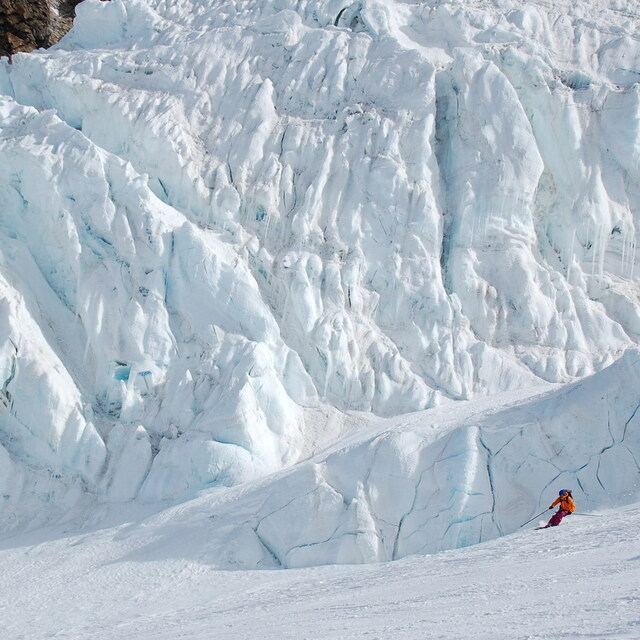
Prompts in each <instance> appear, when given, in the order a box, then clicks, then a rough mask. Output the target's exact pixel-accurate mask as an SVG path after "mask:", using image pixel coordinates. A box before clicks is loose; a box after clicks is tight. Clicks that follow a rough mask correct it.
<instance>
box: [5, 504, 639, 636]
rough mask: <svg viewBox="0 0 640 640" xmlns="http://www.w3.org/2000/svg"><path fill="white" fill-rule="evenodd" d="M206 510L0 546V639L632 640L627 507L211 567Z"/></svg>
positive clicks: (634, 547)
mask: <svg viewBox="0 0 640 640" xmlns="http://www.w3.org/2000/svg"><path fill="white" fill-rule="evenodd" d="M191 515H192V517H193V516H194V515H195V514H194V512H192V514H191ZM207 516H208V513H207V509H206V503H202V504H201V505H200V508H199V513H198V518H199V519H200V525H201V532H200V533H201V537H199V538H198V537H194V536H191V535H189V531H188V530H186V531H185V530H182V533H183V534H184V535H183V536H182V537H181V539H179V537H178V536H176V538H175V539H174V540H172V541H163V540H158V541H157V544H155V545H151V544H147V545H145V544H143V542H144V540H145V538H146V539H150V538H151V537H152V535H153V533H158V532H159V531H160V530H161V529H163V528H164V529H166V528H168V527H171V526H173V527H175V529H176V533H178V532H179V531H180V526H181V525H182V524H183V523H184V517H183V515H182V514H179V513H174V514H173V515H172V516H171V517H170V518H167V519H165V520H163V521H159V520H155V521H148V522H143V523H139V524H130V525H127V524H122V525H120V526H118V527H113V528H107V529H102V530H99V531H91V532H89V533H86V534H84V535H69V534H66V535H65V534H63V533H62V532H61V531H53V530H51V531H47V532H46V534H47V535H48V536H49V539H45V540H43V539H42V538H39V537H38V536H34V535H33V534H31V535H27V536H26V537H25V536H22V537H21V538H20V539H19V540H11V541H5V542H3V543H2V545H1V553H2V566H3V579H2V580H1V581H0V616H1V617H2V623H3V624H2V627H3V631H2V637H3V639H4V640H23V639H25V638H29V639H30V640H36V639H40V638H60V639H67V640H78V639H80V638H91V640H130V639H131V638H136V639H137V640H151V639H152V640H176V639H177V638H180V639H183V640H210V638H220V639H221V640H227V639H228V640H240V639H246V638H264V639H265V640H270V639H273V640H286V639H291V640H303V639H306V640H333V639H335V638H340V640H363V639H364V638H376V639H377V640H416V638H433V639H436V638H437V639H441V640H445V639H448V640H462V639H465V640H466V639H486V640H548V639H550V638H552V639H553V640H564V639H566V640H569V639H576V640H586V639H594V640H602V639H603V638H615V639H617V640H622V639H625V640H635V639H636V638H638V633H639V631H640V617H639V615H638V609H639V607H638V604H639V602H640V555H639V554H638V544H637V535H635V532H637V531H638V528H639V527H640V505H638V504H635V505H632V506H628V507H626V508H625V509H617V510H607V511H602V512H598V513H592V514H590V516H577V515H574V516H570V517H568V518H567V519H565V521H564V522H563V523H562V524H561V525H560V526H559V527H556V528H554V529H546V530H543V531H534V530H532V529H531V528H532V527H533V524H532V525H529V526H530V527H531V528H527V529H525V528H523V529H521V530H520V531H519V532H518V533H516V534H513V535H510V536H506V537H504V538H500V539H499V540H494V541H491V542H486V543H483V544H481V545H475V546H473V547H467V548H465V549H456V550H453V551H447V552H442V553H439V554H436V555H425V556H412V557H410V558H405V559H404V560H399V561H396V562H391V563H385V564H375V565H360V566H338V565H333V566H325V567H312V568H306V569H292V570H290V571H277V570H269V571H221V570H220V569H219V568H217V567H216V566H215V564H212V563H211V562H210V558H211V556H210V555H209V554H210V553H211V552H212V551H213V546H212V545H211V546H208V547H207V546H206V542H207V537H206V523H207V521H208V519H207ZM209 522H210V521H209ZM196 545H198V546H199V550H198V551H196V549H195V546H196ZM187 549H190V550H191V553H186V552H185V551H186V550H187Z"/></svg>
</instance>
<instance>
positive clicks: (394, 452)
mask: <svg viewBox="0 0 640 640" xmlns="http://www.w3.org/2000/svg"><path fill="white" fill-rule="evenodd" d="M77 11H78V17H77V19H76V22H75V26H74V28H73V30H72V31H71V32H70V33H69V34H68V36H67V37H65V38H64V39H63V40H62V41H61V42H60V43H59V44H58V45H57V46H55V47H54V48H53V49H51V50H49V51H38V52H35V53H32V54H16V55H15V56H13V58H12V60H11V61H9V60H7V59H3V60H1V61H0V327H2V331H1V332H0V385H2V386H1V389H0V401H1V402H0V409H1V410H2V411H0V496H1V497H0V531H1V532H2V533H3V535H4V536H5V539H6V540H15V538H12V536H15V535H23V534H24V532H25V531H28V530H32V531H36V530H38V529H40V528H43V527H45V529H44V531H49V529H46V527H54V530H55V531H58V530H59V529H55V527H63V528H67V529H68V530H69V531H71V530H78V529H83V528H85V529H88V530H89V529H90V530H93V531H95V530H96V528H98V527H106V526H107V523H108V522H109V520H110V518H112V517H113V514H114V513H117V512H118V511H122V512H123V513H129V514H132V518H134V516H135V518H138V519H140V518H142V517H143V514H151V513H154V512H155V513H157V515H156V516H151V515H150V516H149V517H150V518H151V520H149V521H148V523H147V524H140V525H132V526H134V528H135V527H138V526H139V527H140V528H141V533H139V532H138V533H136V540H139V541H140V540H143V539H145V536H146V535H147V534H148V535H149V536H151V537H152V538H154V539H156V538H157V540H156V541H155V542H154V540H152V539H149V540H148V544H149V545H150V547H151V548H156V549H157V552H158V554H162V553H169V554H172V553H173V551H172V550H175V549H181V545H189V544H192V545H193V549H190V550H188V551H187V552H183V551H180V557H181V558H182V557H188V556H189V554H190V553H197V554H202V556H198V558H199V561H202V562H204V563H205V564H204V565H202V566H204V567H205V568H203V569H201V571H202V575H203V576H204V575H209V573H208V572H209V569H208V568H206V566H207V565H208V564H211V565H212V566H213V567H215V568H216V570H217V569H220V568H226V569H230V568H242V569H256V568H262V569H265V568H280V567H282V568H301V567H310V566H312V565H322V564H327V563H371V562H380V561H385V560H398V559H400V558H404V557H406V556H412V555H414V554H432V553H436V552H439V551H443V550H450V549H456V548H459V547H467V546H469V545H473V544H475V543H480V542H486V541H488V540H492V539H494V538H497V537H500V536H505V535H507V534H511V533H513V532H514V531H516V530H517V529H518V527H519V525H520V524H521V522H522V521H523V520H525V519H527V518H529V517H531V516H533V515H534V514H535V513H536V512H537V511H540V510H541V509H543V508H545V507H546V506H548V504H547V503H548V502H549V500H550V497H551V496H553V493H554V491H557V489H558V488H561V486H570V487H572V488H574V489H575V490H576V491H577V493H578V495H579V499H580V503H581V504H582V505H583V508H584V509H588V510H592V509H612V508H619V507H620V506H621V505H624V504H631V503H633V502H637V500H638V499H639V495H640V484H639V471H640V466H639V461H640V426H639V425H638V421H639V420H640V416H638V407H640V397H639V394H638V388H639V382H640V381H639V379H638V378H639V375H640V369H639V367H638V362H639V360H640V352H639V351H638V350H637V346H638V345H639V344H640V287H639V284H638V268H637V259H636V242H637V234H638V232H637V229H636V227H637V225H636V222H637V221H638V216H639V215H640V184H639V182H638V172H637V167H638V161H639V159H640V126H639V125H638V114H639V110H640V90H639V87H640V85H639V84H638V79H639V78H640V46H639V44H638V43H639V40H638V35H637V33H638V24H639V22H640V4H639V3H638V2H635V1H631V0H629V1H625V0H617V1H616V2H612V3H606V2H589V3H574V2H569V1H568V0H567V1H564V0H560V1H558V2H554V3H548V2H542V1H539V2H527V3H524V2H516V1H515V0H496V1H495V2H488V1H485V0H472V1H469V2H465V3H458V2H440V1H437V2H436V1H435V0H433V1H425V2H410V1H408V0H407V1H405V2H400V1H397V0H385V1H382V0H362V1H359V2H355V3H352V2H350V1H349V0H330V1H328V2H314V1H312V0H295V1H294V0H261V1H257V0H248V1H242V2H240V1H238V2H234V1H229V0H225V1H222V0H177V1H176V0H170V1H169V0H112V1H110V2H100V1H99V0H85V2H83V3H82V4H80V5H79V6H78V10H77ZM194 500H195V501H194ZM205 507H206V511H207V513H208V515H207V516H206V518H205V517H204V516H202V518H200V517H199V516H198V514H200V513H202V512H203V510H205ZM154 517H155V518H156V519H154ZM163 523H164V524H163ZM174 525H175V526H174ZM572 526H573V524H572ZM586 526H587V525H584V527H586ZM103 530H104V531H107V532H108V531H111V530H110V529H108V528H107V529H103ZM119 531H120V533H118V534H117V535H116V537H119V536H120V537H122V536H124V537H126V535H127V533H126V531H127V530H126V528H124V529H122V530H119ZM589 531H590V530H589ZM34 535H36V534H34ZM43 535H44V534H43ZM52 535H53V534H52ZM56 535H58V534H56ZM87 535H94V534H87ZM104 535H107V536H108V535H110V534H109V533H106V534H104ZM114 535H115V534H114ZM562 535H564V534H562ZM584 535H585V536H587V535H588V531H587V529H584ZM185 536H187V537H186V538H185ZM189 536H191V538H189ZM66 539H67V538H64V537H63V538H61V540H66ZM185 540H186V541H187V542H185ZM189 540H191V542H189ZM511 540H515V538H513V539H511ZM619 543H620V544H622V542H621V541H619ZM6 544H7V545H8V547H7V548H14V543H11V542H7V543H6ZM43 544H45V546H44V547H43V549H49V550H50V551H51V553H52V554H53V555H52V557H56V555H55V554H56V553H58V552H60V553H63V552H62V551H60V549H61V548H62V547H56V546H55V545H56V544H60V545H63V546H64V544H66V543H63V542H57V543H55V542H52V543H51V545H53V546H52V547H49V546H48V544H47V543H44V542H43ZM492 544H494V545H496V546H491V545H490V546H487V547H484V548H485V549H499V548H501V547H499V544H500V543H499V542H495V543H492ZM504 544H505V545H507V546H506V547H503V548H506V549H509V548H510V547H508V545H509V544H512V543H509V542H505V543H504ZM513 544H515V543H513ZM116 547H117V545H116ZM116 547H112V546H109V549H110V550H111V551H109V550H107V551H105V554H109V553H111V552H113V553H114V554H116V556H117V552H116V551H115V550H114V549H115V548H116ZM91 548H92V549H94V550H95V549H96V547H95V546H94V545H93V543H91ZM535 548H536V547H532V549H535ZM56 549H57V551H56ZM198 549H199V551H198ZM533 552H534V551H533V550H531V553H533ZM21 553H23V554H24V553H28V552H24V551H16V552H15V554H14V552H9V551H7V554H8V555H7V562H9V561H11V562H15V563H16V564H15V565H14V566H15V567H16V568H15V570H16V571H18V572H22V571H24V572H25V576H28V575H30V573H31V571H32V570H34V569H33V567H35V565H29V564H28V563H26V564H23V565H22V567H20V563H21V562H22V560H24V555H20V554H21ZM43 553H44V551H43ZM145 553H146V552H145ZM149 553H151V551H149ZM185 553H186V555H185ZM464 553H469V554H473V553H477V554H479V555H478V556H476V557H478V558H482V553H483V552H482V551H477V552H472V551H469V552H463V551H460V552H459V554H460V555H459V556H455V557H457V558H460V562H461V563H462V562H464V558H466V557H473V556H472V555H470V556H465V555H464ZM489 553H491V552H489ZM512 553H515V552H512ZM98 555H99V554H98ZM151 555H153V553H151ZM116 556H114V557H112V558H107V557H106V556H100V557H104V558H105V562H112V561H113V562H118V560H117V559H116ZM512 557H513V555H512ZM21 558H22V560H21ZM443 558H446V556H443ZM72 562H75V560H72ZM77 562H78V564H77V565H75V567H76V569H69V570H70V571H71V572H72V573H73V571H76V570H77V571H79V572H83V571H89V569H88V567H89V565H88V564H82V563H83V562H84V561H83V560H78V561H77ZM87 562H88V561H87ZM185 562H186V560H185ZM189 562H195V560H194V559H193V558H190V559H189ZM411 562H413V563H414V564H411V563H410V564H401V565H399V566H401V567H411V568H410V569H407V570H408V571H409V572H413V571H415V572H416V573H415V574H412V575H414V576H416V577H415V578H414V580H417V579H418V578H417V576H418V575H419V571H420V570H419V569H417V568H416V567H419V566H422V567H423V569H424V570H425V571H427V570H428V569H427V568H426V567H427V566H428V565H425V564H422V565H420V562H422V563H425V562H428V561H427V560H424V559H423V560H412V561H411ZM434 562H436V563H445V564H446V560H445V559H439V560H435V561H434ZM594 562H596V561H595V560H594ZM94 566H96V565H94ZM181 566H182V569H180V570H181V571H186V570H187V569H186V567H187V566H189V567H192V566H193V565H191V564H189V565H186V564H183V565H181ZM198 566H200V565H198ZM439 566H442V567H444V566H445V565H444V564H442V565H439ZM594 566H595V565H594ZM598 566H599V565H598ZM634 566H635V565H634ZM30 567H31V568H30ZM167 567H169V564H166V565H161V568H160V569H159V571H160V572H161V573H162V572H164V571H167V570H170V569H167ZM64 571H66V569H64V568H61V569H60V573H55V572H54V574H52V578H51V579H52V580H53V581H54V582H55V581H58V584H60V581H62V580H65V581H66V580H67V579H68V575H65V573H64ZM211 571H213V569H211ZM335 571H336V573H334V574H327V575H334V576H340V575H348V574H341V573H339V571H338V570H337V569H336V570H335ZM389 571H400V573H399V574H397V575H402V571H403V569H389ZM442 571H444V569H442ZM118 575H119V574H118V572H117V571H114V573H110V572H109V571H107V572H106V573H105V574H104V579H105V580H107V581H109V580H115V579H116V576H118ZM162 575H163V577H161V578H159V580H160V582H161V583H163V584H164V581H165V580H168V577H167V574H162ZM215 575H216V576H217V575H218V574H215ZM220 575H222V574H220ZM225 575H226V574H225ZM229 575H232V574H229ZM233 575H234V576H235V574H233ZM269 575H271V574H269ZM300 575H301V576H310V575H314V574H312V573H308V574H304V573H302V574H300ZM354 575H355V574H354ZM359 575H363V576H364V575H368V574H366V572H365V573H362V574H359ZM381 575H382V574H381ZM100 579H102V578H96V580H97V581H98V582H96V583H95V585H96V586H95V589H96V591H95V592H94V593H97V592H98V589H99V588H102V587H100V585H99V584H98V583H99V580H100ZM269 579H271V578H260V579H259V580H267V581H268V580H269ZM280 579H281V578H278V577H276V578H273V580H275V583H277V582H278V580H280ZM231 580H232V581H234V580H239V581H240V582H242V580H244V579H243V578H238V577H233V578H231ZM301 580H307V577H304V578H301ZM125 582H126V580H125ZM605 582H606V581H605V580H604V579H603V584H604V583H605ZM8 584H11V582H9V583H8ZM25 584H26V583H25ZM129 584H130V585H132V586H131V588H134V584H135V580H133V579H132V580H131V581H130V583H129ZM230 584H231V583H230ZM238 584H240V583H238ZM264 584H265V588H271V587H268V586H266V585H269V584H271V583H269V582H265V583H264ZM9 588H10V587H9ZM16 588H18V587H17V586H16ZM23 588H25V589H26V586H23ZM163 588H164V587H163ZM207 593H209V594H214V593H215V590H214V591H208V592H207ZM495 593H496V594H497V593H502V592H495ZM64 597H66V596H64ZM375 597H377V596H375ZM187 601H189V602H190V600H188V598H187ZM123 602H124V600H123ZM269 602H270V603H271V605H273V606H276V602H277V599H273V600H270V601H269ZM49 604H50V607H54V605H53V600H51V601H49ZM271 605H270V606H271ZM545 606H546V605H545ZM43 611H51V609H46V608H45V609H44V610H43ZM114 615H117V613H115V614H114ZM176 615H177V618H176V617H175V616H174V617H173V618H172V619H173V620H174V621H176V620H178V619H179V617H180V616H179V614H176ZM45 617H46V616H45ZM79 620H80V618H78V622H79ZM16 624H18V626H17V627H14V628H15V629H18V630H17V631H16V633H20V631H19V623H16ZM42 624H44V625H45V626H46V624H48V622H47V620H45V619H44V618H43V622H42ZM51 624H53V622H51ZM327 624H328V623H327ZM43 629H44V627H43ZM48 631H51V629H48ZM76 632H77V630H76ZM152 632H153V630H152V629H150V630H149V633H152ZM355 632H356V631H354V633H355ZM83 633H84V632H83ZM123 633H124V631H123ZM194 633H197V632H196V631H194ZM309 633H310V634H311V632H309ZM407 633H409V632H407ZM443 633H444V632H443ZM531 633H533V632H532V631H530V635H531ZM90 635H91V637H99V636H98V635H97V634H96V633H95V629H93V630H92V631H91V633H90ZM311 635H313V634H311ZM63 637H64V636H63ZM112 637H116V636H112ZM156 637H157V634H156ZM193 637H198V636H197V635H194V636H193ZM280 637H282V636H280ZM407 637H409V636H407ZM443 637H447V636H443ZM478 637H480V636H478ZM504 637H512V636H504ZM621 637H624V636H621Z"/></svg>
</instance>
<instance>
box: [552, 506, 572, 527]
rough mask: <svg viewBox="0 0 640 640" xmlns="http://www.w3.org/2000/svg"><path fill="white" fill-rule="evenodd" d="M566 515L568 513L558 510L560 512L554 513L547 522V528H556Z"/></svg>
mask: <svg viewBox="0 0 640 640" xmlns="http://www.w3.org/2000/svg"><path fill="white" fill-rule="evenodd" d="M568 515H569V512H568V511H563V510H562V509H560V511H556V512H555V513H554V514H553V515H552V516H551V520H549V523H548V524H547V527H557V526H558V525H559V524H560V523H561V522H562V518H564V517H565V516H568Z"/></svg>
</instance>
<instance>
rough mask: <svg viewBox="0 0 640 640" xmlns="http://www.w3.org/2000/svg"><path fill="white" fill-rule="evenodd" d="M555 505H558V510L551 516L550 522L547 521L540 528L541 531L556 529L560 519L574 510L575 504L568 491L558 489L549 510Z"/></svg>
mask: <svg viewBox="0 0 640 640" xmlns="http://www.w3.org/2000/svg"><path fill="white" fill-rule="evenodd" d="M556 505H560V507H559V509H558V510H557V511H556V512H555V513H554V514H553V515H552V516H551V520H549V522H548V523H547V525H546V526H545V527H541V528H542V529H546V528H547V527H557V526H558V525H559V524H560V523H561V522H562V518H564V517H565V516H568V515H569V514H570V513H573V512H574V511H575V510H576V505H575V502H574V501H573V498H572V497H571V491H569V490H568V489H560V492H559V493H558V497H557V498H556V499H555V500H554V501H553V502H552V503H551V506H550V507H549V509H553V507H555V506H556Z"/></svg>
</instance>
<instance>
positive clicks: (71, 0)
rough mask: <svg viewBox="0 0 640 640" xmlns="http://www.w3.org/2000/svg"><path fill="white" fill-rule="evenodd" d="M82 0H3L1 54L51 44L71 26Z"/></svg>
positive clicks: (0, 0) (1, 3)
mask: <svg viewBox="0 0 640 640" xmlns="http://www.w3.org/2000/svg"><path fill="white" fill-rule="evenodd" d="M80 1H81V0H0V56H11V55H13V54H14V53H18V52H19V51H32V50H33V49H37V48H39V47H50V46H51V45H53V44H55V43H56V42H58V40H60V38H62V36H63V35H64V34H65V33H66V32H67V31H69V29H71V26H72V24H73V16H74V9H75V6H76V5H77V4H78V3H79V2H80Z"/></svg>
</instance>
